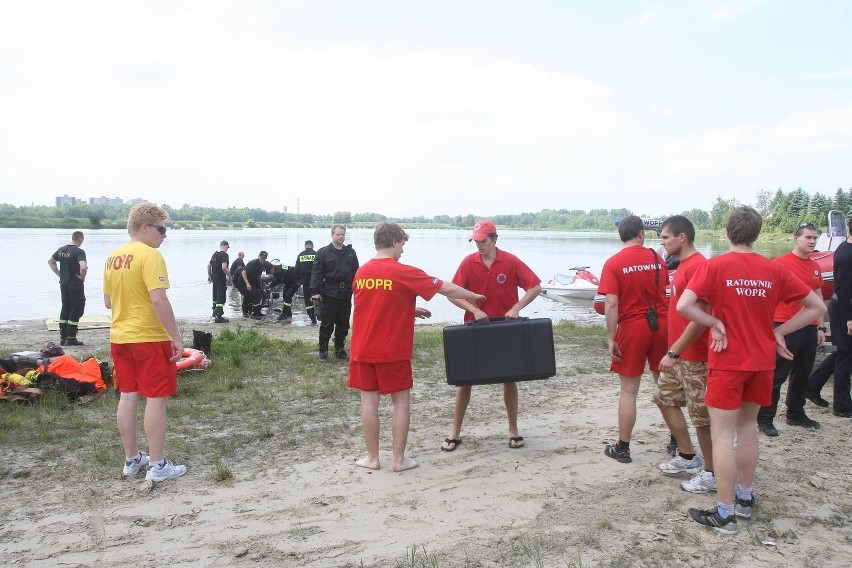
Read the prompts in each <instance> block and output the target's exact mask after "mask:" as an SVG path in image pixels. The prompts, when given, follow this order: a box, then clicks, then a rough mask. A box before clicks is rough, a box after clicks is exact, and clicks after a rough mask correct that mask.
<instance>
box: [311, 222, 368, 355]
mask: <svg viewBox="0 0 852 568" xmlns="http://www.w3.org/2000/svg"><path fill="white" fill-rule="evenodd" d="M345 240H346V227H344V226H343V225H335V226H334V227H333V228H332V229H331V243H330V244H329V245H328V246H324V247H323V248H321V249H319V250H318V251H317V254H316V257H315V258H314V267H313V271H312V272H311V285H310V289H311V292H312V295H311V300H313V301H314V302H315V303H316V302H320V306H319V308H320V311H321V314H322V315H321V317H320V320H321V322H322V323H321V324H320V329H319V358H320V361H325V360H327V359H328V342H329V340H330V339H331V336H332V335H334V354H335V355H337V358H338V359H341V360H344V361H348V360H349V354H348V353H346V350H345V349H344V345H345V342H346V336H347V335H348V334H349V315H350V313H351V312H352V280H353V279H354V278H355V272H356V271H357V270H358V255H356V254H355V251H354V250H353V249H352V245H345V246H344V244H343V241H345Z"/></svg>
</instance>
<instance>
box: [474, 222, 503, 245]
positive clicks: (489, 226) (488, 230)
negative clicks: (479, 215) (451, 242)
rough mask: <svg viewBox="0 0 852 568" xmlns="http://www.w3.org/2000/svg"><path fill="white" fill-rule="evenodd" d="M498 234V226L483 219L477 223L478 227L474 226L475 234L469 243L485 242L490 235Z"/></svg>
mask: <svg viewBox="0 0 852 568" xmlns="http://www.w3.org/2000/svg"><path fill="white" fill-rule="evenodd" d="M496 233H497V225H495V224H494V223H492V222H491V221H489V220H487V219H483V220H482V221H477V222H476V225H474V226H473V233H472V234H471V235H470V238H469V239H468V240H467V242H470V241H482V240H485V237H487V236H488V235H491V234H496Z"/></svg>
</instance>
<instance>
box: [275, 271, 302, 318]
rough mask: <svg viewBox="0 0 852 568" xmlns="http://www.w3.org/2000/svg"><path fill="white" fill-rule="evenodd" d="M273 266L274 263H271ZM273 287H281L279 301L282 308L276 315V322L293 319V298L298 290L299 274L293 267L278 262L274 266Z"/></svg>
mask: <svg viewBox="0 0 852 568" xmlns="http://www.w3.org/2000/svg"><path fill="white" fill-rule="evenodd" d="M272 264H273V265H275V262H273V263H272ZM272 285H273V286H279V285H280V286H281V299H282V301H283V302H284V306H283V307H282V308H281V313H280V314H278V321H282V320H286V319H290V318H291V317H293V296H295V295H296V290H298V289H299V272H298V270H296V267H295V266H291V265H287V264H283V263H281V262H280V261H279V262H278V264H277V265H276V266H275V274H274V275H273V278H272Z"/></svg>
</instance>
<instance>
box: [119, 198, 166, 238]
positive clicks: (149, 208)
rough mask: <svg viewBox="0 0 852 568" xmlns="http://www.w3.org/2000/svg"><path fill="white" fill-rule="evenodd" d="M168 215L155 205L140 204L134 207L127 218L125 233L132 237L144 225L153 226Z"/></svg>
mask: <svg viewBox="0 0 852 568" xmlns="http://www.w3.org/2000/svg"><path fill="white" fill-rule="evenodd" d="M168 218H169V214H168V213H166V212H165V210H163V208H162V207H160V206H159V205H157V204H155V203H140V204H139V205H134V206H133V208H132V209H131V210H130V215H129V216H128V217H127V233H128V234H129V235H130V236H133V235H134V234H136V233H137V232H139V230H140V229H141V228H142V227H144V226H145V225H154V224H155V223H156V222H157V221H165V220H166V219H168Z"/></svg>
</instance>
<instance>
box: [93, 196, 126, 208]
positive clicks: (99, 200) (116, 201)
mask: <svg viewBox="0 0 852 568" xmlns="http://www.w3.org/2000/svg"><path fill="white" fill-rule="evenodd" d="M122 203H124V200H123V199H121V198H120V197H105V196H103V195H102V196H100V197H90V198H89V205H107V206H111V205H121V204H122Z"/></svg>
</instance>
